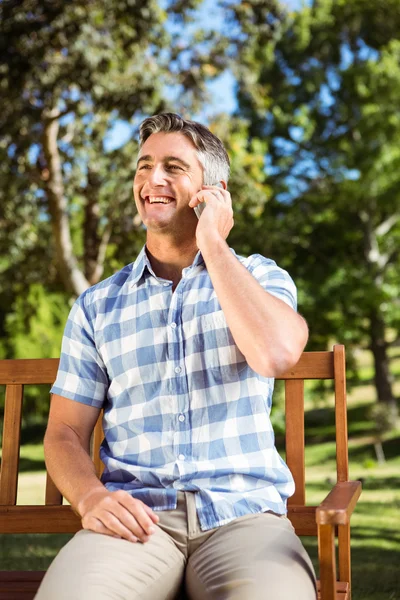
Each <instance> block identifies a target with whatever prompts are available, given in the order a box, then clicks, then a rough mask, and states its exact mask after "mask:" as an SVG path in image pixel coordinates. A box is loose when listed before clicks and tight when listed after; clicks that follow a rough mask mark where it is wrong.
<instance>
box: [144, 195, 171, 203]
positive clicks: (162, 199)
mask: <svg viewBox="0 0 400 600" xmlns="http://www.w3.org/2000/svg"><path fill="white" fill-rule="evenodd" d="M145 201H146V202H148V203H149V204H170V203H171V202H175V199H174V198H172V197H171V196H145Z"/></svg>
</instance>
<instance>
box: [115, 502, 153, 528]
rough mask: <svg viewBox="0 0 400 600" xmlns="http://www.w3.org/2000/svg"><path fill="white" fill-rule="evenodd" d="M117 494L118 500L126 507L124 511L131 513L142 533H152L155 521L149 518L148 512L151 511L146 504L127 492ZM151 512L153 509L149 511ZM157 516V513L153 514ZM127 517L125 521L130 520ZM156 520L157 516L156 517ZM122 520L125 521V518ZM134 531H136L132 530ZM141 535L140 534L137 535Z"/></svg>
mask: <svg viewBox="0 0 400 600" xmlns="http://www.w3.org/2000/svg"><path fill="white" fill-rule="evenodd" d="M116 495H118V502H119V503H120V504H121V505H122V506H123V507H124V508H125V509H126V511H127V512H128V513H129V514H130V515H132V517H134V519H135V521H136V522H137V525H138V527H140V528H141V530H142V533H143V535H151V534H152V533H154V523H155V522H156V521H155V520H153V519H151V518H150V514H149V511H151V508H149V507H148V506H147V505H146V504H144V503H143V502H141V501H140V500H136V499H135V498H132V496H130V495H129V494H128V493H126V495H125V494H120V495H119V494H118V492H117V494H116ZM151 512H153V511H151ZM155 516H156V517H157V515H155ZM126 518H127V522H129V523H130V522H131V521H130V519H128V517H126ZM157 520H158V517H157ZM123 522H125V519H123ZM134 533H136V531H135V532H134ZM139 537H141V536H139Z"/></svg>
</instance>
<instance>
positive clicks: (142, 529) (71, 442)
mask: <svg viewBox="0 0 400 600" xmlns="http://www.w3.org/2000/svg"><path fill="white" fill-rule="evenodd" d="M99 413H100V409H98V408H95V407H93V406H88V405H86V404H82V403H80V402H76V401H75V400H69V399H68V398H64V397H63V396H58V395H57V394H53V396H52V400H51V407H50V415H49V423H48V426H47V430H46V435H45V438H44V449H45V458H46V466H47V469H48V471H49V474H50V476H51V478H52V479H53V481H54V483H55V484H56V486H57V487H58V489H59V490H60V492H61V493H62V495H63V496H64V497H65V498H66V499H67V500H68V501H69V502H70V504H71V506H72V508H73V509H74V510H75V511H76V512H77V513H78V514H79V516H80V517H81V518H82V526H83V528H84V529H90V530H92V531H95V532H97V533H103V534H106V535H111V536H114V537H121V538H124V539H127V540H129V541H132V542H135V541H138V540H139V541H142V542H146V541H148V540H149V536H150V535H151V534H152V533H153V531H154V529H153V528H152V526H153V524H154V523H157V522H158V520H159V517H158V516H157V515H156V513H154V512H153V511H152V510H151V508H150V507H148V506H147V505H146V504H144V503H143V502H141V501H140V500H136V499H135V498H132V496H131V495H130V494H128V493H127V492H125V491H123V490H121V491H118V492H109V491H108V490H107V489H106V487H105V486H104V485H103V484H102V483H101V482H100V481H99V479H98V478H97V475H96V471H95V467H94V464H93V461H92V459H91V458H90V453H89V452H90V451H89V448H90V437H91V434H92V431H93V428H94V426H95V423H96V421H97V418H98V416H99Z"/></svg>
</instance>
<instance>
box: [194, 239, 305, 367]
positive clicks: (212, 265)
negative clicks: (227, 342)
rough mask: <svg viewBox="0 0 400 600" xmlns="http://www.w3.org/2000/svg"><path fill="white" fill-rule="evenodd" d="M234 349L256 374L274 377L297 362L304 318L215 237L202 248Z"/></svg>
mask: <svg viewBox="0 0 400 600" xmlns="http://www.w3.org/2000/svg"><path fill="white" fill-rule="evenodd" d="M201 252H202V256H203V258H204V260H205V263H206V265H207V271H208V273H209V275H210V278H211V281H212V283H213V286H214V290H215V293H216V294H217V297H218V300H219V302H220V304H221V308H222V310H223V312H224V315H225V318H226V321H227V324H228V326H229V329H230V331H231V333H232V336H233V338H234V340H235V342H236V345H237V346H238V348H239V350H240V351H241V352H242V354H243V355H244V356H245V358H246V360H247V362H248V364H249V365H250V366H251V367H252V369H254V370H255V371H256V372H257V373H260V374H261V375H264V376H266V377H274V376H276V375H279V374H280V373H283V372H284V371H285V370H286V369H288V368H290V367H291V366H293V364H295V363H296V362H297V360H298V359H299V357H300V354H301V352H302V351H303V349H304V346H305V344H306V342H307V337H308V329H307V325H306V322H305V321H304V319H303V318H302V317H301V316H300V315H298V314H297V313H296V312H295V311H294V310H293V309H291V308H290V307H289V306H287V305H286V304H285V303H284V302H283V301H281V300H279V299H278V298H275V297H274V296H273V295H272V294H269V293H268V292H266V291H265V290H264V289H263V288H262V286H261V285H260V284H259V283H258V281H257V280H256V279H255V278H254V277H253V276H252V275H251V274H250V273H249V272H248V271H247V269H246V268H245V267H244V266H243V265H242V264H241V263H240V262H239V261H238V259H237V258H236V257H235V256H234V255H233V254H232V252H231V251H230V250H229V247H228V245H227V243H226V242H225V241H224V240H222V239H220V238H216V239H215V238H214V239H213V238H210V239H209V240H208V241H207V244H204V245H203V246H202V248H201Z"/></svg>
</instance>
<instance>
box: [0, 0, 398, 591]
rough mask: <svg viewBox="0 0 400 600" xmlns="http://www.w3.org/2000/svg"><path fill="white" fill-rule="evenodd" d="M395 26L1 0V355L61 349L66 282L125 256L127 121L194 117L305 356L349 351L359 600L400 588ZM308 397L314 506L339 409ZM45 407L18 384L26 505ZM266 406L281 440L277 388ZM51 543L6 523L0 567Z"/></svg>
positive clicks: (373, 0)
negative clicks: (273, 267)
mask: <svg viewBox="0 0 400 600" xmlns="http://www.w3.org/2000/svg"><path fill="white" fill-rule="evenodd" d="M399 37H400V0H379V1H378V0H336V1H332V0H314V1H313V2H304V3H300V2H297V1H295V0H292V1H291V2H289V1H287V2H284V1H282V2H278V1H275V0H248V1H245V2H235V1H233V0H214V1H210V0H206V1H201V0H162V1H161V0H159V1H157V0H142V1H136V0H108V1H107V2H106V1H105V0H85V2H81V1H79V0H77V1H74V2H63V1H61V0H53V1H45V0H40V1H39V0H20V1H19V2H14V1H12V0H8V1H7V0H5V1H4V2H1V3H0V106H1V110H0V358H40V357H45V358H49V357H58V356H59V352H60V342H61V337H62V332H63V327H64V324H65V321H66V318H67V315H68V312H69V309H70V308H71V305H72V303H73V301H74V299H75V298H76V297H77V295H79V294H80V293H81V292H83V291H84V290H85V289H86V288H87V287H88V286H90V285H93V284H94V283H96V282H97V281H99V280H101V279H104V278H105V277H107V276H109V275H111V274H112V273H114V272H115V271H116V270H118V269H119V268H121V267H122V266H123V265H125V264H128V263H130V262H132V261H134V259H135V258H136V256H137V254H138V252H139V251H140V248H141V247H142V245H143V243H144V239H145V231H144V229H143V226H142V223H141V222H140V219H139V218H138V215H137V213H136V210H135V204H134V201H133V197H132V191H131V185H132V179H133V175H134V165H135V158H136V154H137V149H138V145H137V132H138V125H139V123H140V121H141V120H142V119H143V118H145V117H146V116H149V115H152V114H155V113H159V112H166V111H171V112H178V113H179V114H181V115H182V116H184V117H186V118H191V119H194V120H199V121H201V122H203V123H204V124H206V125H208V126H209V127H210V129H211V130H212V131H213V132H214V133H215V134H216V135H218V136H219V137H220V138H221V139H222V140H223V141H224V143H225V145H226V147H227V149H228V152H229V155H230V158H231V163H232V176H231V179H230V181H229V185H228V187H229V190H230V192H231V195H232V199H233V206H234V216H235V226H234V229H233V230H232V232H231V234H230V236H229V239H228V242H229V245H230V246H231V247H233V248H235V250H236V251H237V252H238V253H240V254H243V255H248V254H251V253H256V252H259V253H260V254H262V255H264V256H268V257H271V258H273V259H274V260H276V262H277V263H278V264H279V265H280V266H282V267H284V268H286V269H287V270H288V271H289V272H290V274H291V275H292V277H293V278H294V280H295V282H296V284H297V287H298V294H299V310H300V312H301V313H302V314H303V315H304V316H305V318H306V319H307V321H308V324H309V327H310V340H309V343H308V346H307V348H306V349H307V350H323V349H330V348H331V347H332V345H333V344H334V343H344V344H345V345H346V349H347V356H348V386H349V434H350V465H351V470H350V474H351V478H352V479H361V480H362V481H363V493H362V496H361V500H360V502H359V504H358V505H357V509H356V512H355V514H354V517H353V520H352V523H353V524H354V527H353V529H352V548H353V598H354V600H399V599H400V581H399V577H400V576H399V571H400V569H399V565H400V518H399V509H400V490H399V483H400V475H399V467H400V443H399V442H400V428H399V421H398V399H399V396H400V338H399V331H400V300H399V296H400V294H399V292H400V277H399V272H400V143H399V142H400V111H399V105H400V39H399ZM308 392H309V394H308V399H307V419H306V435H307V441H308V444H309V450H308V454H307V456H306V460H307V478H308V480H309V481H310V485H309V487H308V500H309V501H310V502H311V503H314V502H318V501H319V500H321V499H322V498H323V497H324V495H325V493H326V491H327V490H328V489H329V486H330V485H331V483H332V481H333V479H334V476H335V467H334V420H333V410H332V397H331V390H330V389H329V386H323V387H321V386H318V387H315V386H310V387H309V389H308ZM1 402H4V390H1V389H0V403H1ZM48 402H49V396H48V389H46V390H43V389H41V388H40V387H37V388H33V389H31V390H28V393H27V397H26V399H25V408H24V413H25V416H24V422H23V433H22V442H23V447H22V452H21V466H20V470H21V472H22V475H21V477H20V487H19V494H18V502H19V503H30V502H35V501H36V500H37V499H38V498H37V497H36V496H37V495H39V494H41V493H42V491H39V486H40V484H41V482H42V480H43V469H44V462H43V450H42V445H41V441H42V438H43V434H44V429H45V419H46V415H47V410H48ZM0 406H1V404H0ZM272 417H273V421H274V425H275V429H276V433H277V438H278V441H279V439H280V437H281V434H282V432H283V428H284V418H283V406H282V397H281V393H280V390H279V389H277V391H276V394H275V407H274V409H273V415H272ZM65 539H66V538H65V536H13V537H12V538H11V537H10V536H8V537H6V536H1V537H0V568H1V569H12V568H15V569H21V568H25V569H29V568H32V569H43V568H45V567H46V566H47V565H48V564H49V562H50V560H51V558H52V557H53V556H54V554H55V552H56V549H57V548H59V547H60V545H61V544H62V543H63V542H64V541H65ZM305 544H306V545H307V549H308V550H309V551H310V553H311V554H312V556H313V558H314V559H315V555H316V547H315V544H314V543H313V542H310V541H309V540H305Z"/></svg>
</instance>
